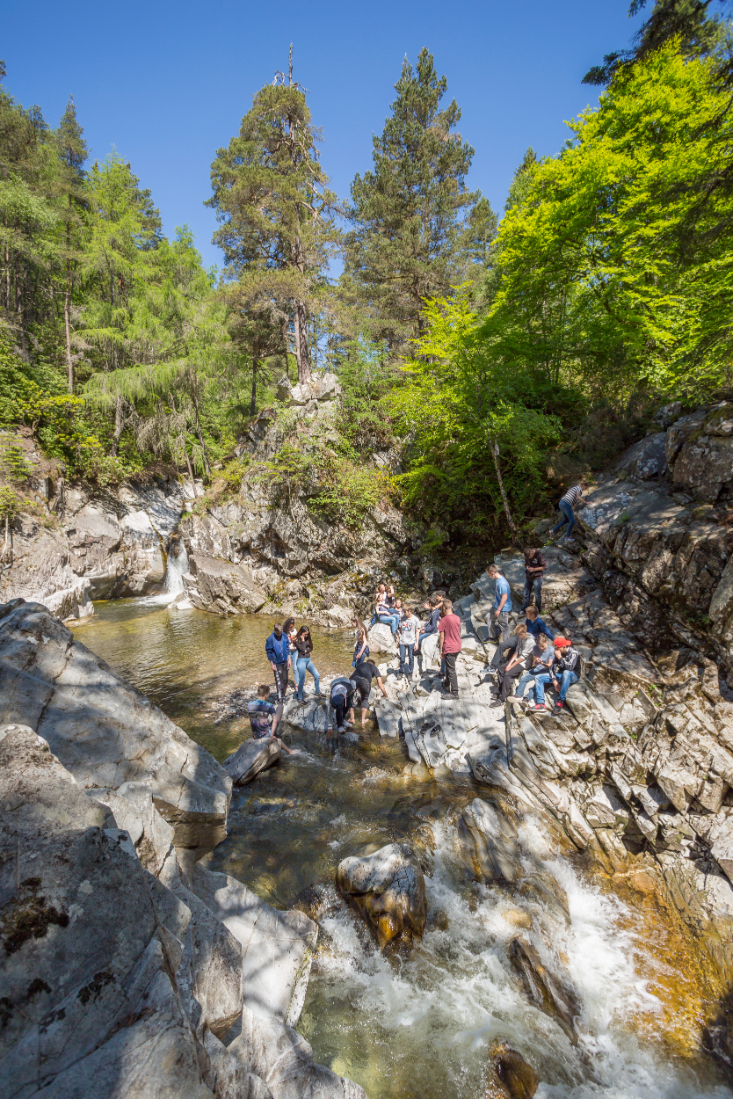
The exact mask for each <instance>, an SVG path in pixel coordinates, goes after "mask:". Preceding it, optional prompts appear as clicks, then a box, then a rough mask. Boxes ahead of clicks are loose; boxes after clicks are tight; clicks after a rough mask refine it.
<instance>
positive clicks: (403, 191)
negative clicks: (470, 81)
mask: <svg viewBox="0 0 733 1099" xmlns="http://www.w3.org/2000/svg"><path fill="white" fill-rule="evenodd" d="M447 87H448V83H447V81H446V78H445V77H444V76H443V77H440V78H439V77H438V76H437V74H436V71H435V66H434V64H433V57H432V55H431V54H430V53H428V51H427V49H423V50H421V52H420V55H419V57H418V60H417V68H416V70H413V68H412V66H411V65H410V63H409V62H408V60H407V58H405V60H404V62H403V65H402V74H401V76H400V79H399V81H398V82H397V84H396V85H395V90H396V92H397V98H396V99H395V101H394V102H393V103H392V114H391V116H390V117H389V118H388V119H387V122H386V124H385V127H384V131H383V132H382V134H381V135H380V136H375V137H374V138H373V146H374V149H373V158H374V166H373V169H372V170H371V171H368V172H365V173H364V175H363V176H361V175H357V176H356V178H355V179H354V182H353V183H352V186H351V210H350V215H351V220H352V224H353V230H352V231H351V232H350V233H349V235H348V238H347V244H346V264H345V273H346V279H347V281H348V280H351V281H352V282H353V284H354V285H355V286H356V287H357V288H358V290H359V291H360V293H361V296H362V298H363V300H364V302H365V304H366V305H367V306H368V307H369V308H370V309H371V310H372V312H375V313H376V315H377V317H378V318H379V320H378V323H377V324H376V326H374V325H373V326H372V327H375V328H376V330H375V335H376V336H378V337H382V338H385V339H386V340H387V341H388V343H389V344H390V346H391V347H393V348H394V347H398V346H400V345H401V344H403V343H404V341H405V340H406V339H409V338H412V337H415V336H416V335H417V334H418V333H419V332H420V331H421V328H422V323H423V321H422V317H423V309H424V301H425V299H426V298H432V297H435V296H438V295H441V294H445V293H447V292H448V290H449V288H450V285H451V282H452V281H457V280H458V279H459V278H460V270H461V266H462V263H463V260H464V258H465V248H464V246H465V238H464V237H463V228H464V227H463V224H462V220H461V216H462V211H464V209H465V207H467V206H469V205H470V204H472V203H473V202H474V201H475V199H476V197H477V196H476V195H472V194H470V193H469V192H468V191H467V189H466V186H465V178H466V174H467V172H468V170H469V168H470V165H471V160H472V158H473V149H472V148H471V147H470V145H468V144H466V143H465V142H464V141H463V140H462V138H461V136H460V134H458V133H456V132H455V127H456V125H457V124H458V122H459V121H460V117H461V112H460V110H459V108H458V106H457V104H456V102H455V100H453V101H452V102H451V103H449V104H448V106H447V107H445V108H442V109H441V107H440V103H441V100H442V98H443V96H444V95H445V93H446V91H447Z"/></svg>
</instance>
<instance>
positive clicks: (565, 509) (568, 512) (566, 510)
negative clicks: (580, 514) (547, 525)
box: [550, 500, 575, 538]
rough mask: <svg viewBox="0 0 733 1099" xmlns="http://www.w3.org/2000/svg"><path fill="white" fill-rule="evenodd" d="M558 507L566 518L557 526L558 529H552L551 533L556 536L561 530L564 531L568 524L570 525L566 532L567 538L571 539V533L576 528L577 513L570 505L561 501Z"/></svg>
mask: <svg viewBox="0 0 733 1099" xmlns="http://www.w3.org/2000/svg"><path fill="white" fill-rule="evenodd" d="M558 507H559V508H560V511H561V512H562V513H563V516H564V518H562V519H561V520H560V522H559V523H558V524H557V526H556V527H553V528H552V530H551V531H550V533H551V534H556V533H557V532H558V531H559V530H562V528H563V527H564V526H565V524H566V523H567V524H568V529H567V530H566V531H565V537H566V538H569V537H570V532H571V530H572V529H573V527H574V526H575V512H574V511H573V509H572V508H571V507H570V504H567V503H565V501H564V500H561V501H560V503H559V504H558Z"/></svg>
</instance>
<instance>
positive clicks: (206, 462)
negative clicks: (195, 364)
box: [192, 386, 211, 480]
mask: <svg viewBox="0 0 733 1099" xmlns="http://www.w3.org/2000/svg"><path fill="white" fill-rule="evenodd" d="M192 392H193V408H194V412H195V413H196V434H197V435H198V437H199V442H200V443H201V453H202V455H203V458H204V469H205V470H206V476H207V477H208V478H209V480H211V466H210V465H209V456H208V454H207V453H206V446H205V444H204V437H203V435H202V433H201V421H200V420H199V399H198V396H197V394H196V387H195V386H194V387H193V391H192Z"/></svg>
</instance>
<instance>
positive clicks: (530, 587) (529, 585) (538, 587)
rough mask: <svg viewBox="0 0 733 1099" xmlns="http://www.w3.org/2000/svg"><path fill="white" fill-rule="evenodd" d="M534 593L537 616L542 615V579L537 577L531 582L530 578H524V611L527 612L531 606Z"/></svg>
mask: <svg viewBox="0 0 733 1099" xmlns="http://www.w3.org/2000/svg"><path fill="white" fill-rule="evenodd" d="M532 592H534V605H535V607H536V608H537V614H541V613H542V577H541V576H535V578H534V579H533V580H531V579H530V578H529V577H528V576H525V578H524V595H523V597H522V610H523V611H526V609H527V607H528V606H529V601H530V599H531V598H532Z"/></svg>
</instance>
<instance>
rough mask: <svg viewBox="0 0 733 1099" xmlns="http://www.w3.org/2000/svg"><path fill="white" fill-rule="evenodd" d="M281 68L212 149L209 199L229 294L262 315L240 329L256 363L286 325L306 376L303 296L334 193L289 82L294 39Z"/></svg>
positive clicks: (322, 252) (324, 238) (299, 94)
mask: <svg viewBox="0 0 733 1099" xmlns="http://www.w3.org/2000/svg"><path fill="white" fill-rule="evenodd" d="M278 77H279V79H278V78H276V82H275V83H274V84H268V85H266V86H265V87H264V88H262V90H261V91H259V92H258V93H257V95H256V96H255V97H254V102H253V104H252V107H251V109H250V110H249V111H248V112H247V114H246V115H245V116H244V118H243V119H242V125H241V127H240V130H239V134H238V135H237V136H236V137H233V138H232V140H231V141H230V142H229V145H228V147H227V148H226V149H219V150H218V152H217V155H216V160H215V161H214V163H213V164H212V166H211V183H212V188H213V192H214V193H213V195H212V197H211V198H210V199H209V200H208V203H207V205H209V206H211V207H213V208H214V210H216V215H217V218H218V220H219V221H220V222H221V228H219V229H217V231H216V233H215V234H214V242H215V243H216V244H218V245H219V246H220V248H221V249H222V250H223V252H224V256H225V259H226V272H225V277H226V278H227V279H228V280H229V281H230V282H231V283H234V284H235V285H232V286H230V287H229V298H230V301H231V302H232V304H233V306H234V308H235V309H238V310H239V311H240V313H241V314H242V315H243V316H244V315H246V314H248V313H251V312H254V313H255V314H257V317H258V320H257V323H256V324H252V325H247V324H245V325H244V327H243V328H242V329H241V332H242V334H243V335H246V332H247V331H249V332H250V333H251V334H252V336H253V339H254V344H253V346H252V348H251V354H252V361H253V369H255V370H256V366H257V362H258V359H259V357H260V355H261V353H262V350H261V349H262V347H263V344H264V345H265V346H267V347H270V346H271V344H272V339H271V337H272V336H273V335H274V333H275V332H276V331H277V330H278V327H279V326H282V327H280V331H281V332H282V330H283V328H285V329H287V328H288V327H289V326H290V325H292V331H293V339H294V344H295V356H296V359H297V363H298V380H299V381H300V382H304V381H307V380H308V378H309V377H310V373H311V365H310V355H309V349H308V311H309V304H310V303H311V301H312V299H313V297H314V295H315V294H316V292H317V288H318V281H319V276H320V274H321V272H322V271H323V270H324V268H325V266H326V263H327V260H328V254H329V246H330V244H331V243H332V242H333V240H334V239H335V235H336V234H335V229H334V225H333V220H332V210H333V205H334V201H335V200H334V196H333V195H332V194H331V192H330V191H329V190H328V186H327V185H328V179H327V177H326V175H325V174H324V172H323V169H322V167H321V163H320V159H319V155H318V150H317V147H316V143H317V141H318V139H319V134H318V131H317V130H316V129H315V127H314V126H313V123H312V120H311V114H310V110H309V108H308V104H307V102H306V97H305V92H304V91H303V89H302V88H301V87H300V85H299V84H297V83H296V82H294V81H293V69H292V47H291V63H290V68H289V72H288V76H287V77H285V76H283V75H282V74H278ZM268 328H269V334H267V338H264V337H265V335H266V329H268ZM280 343H281V346H282V336H281V337H280ZM255 344H256V346H255Z"/></svg>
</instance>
